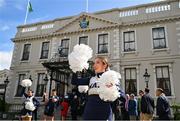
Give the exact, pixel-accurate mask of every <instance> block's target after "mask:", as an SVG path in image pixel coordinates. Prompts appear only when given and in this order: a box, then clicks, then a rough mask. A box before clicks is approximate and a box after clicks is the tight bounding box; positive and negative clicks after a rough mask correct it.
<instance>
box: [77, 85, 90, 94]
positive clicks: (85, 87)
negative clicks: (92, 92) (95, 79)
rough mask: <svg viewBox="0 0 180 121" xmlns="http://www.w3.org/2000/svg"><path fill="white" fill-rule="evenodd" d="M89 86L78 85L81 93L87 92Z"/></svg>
mask: <svg viewBox="0 0 180 121" xmlns="http://www.w3.org/2000/svg"><path fill="white" fill-rule="evenodd" d="M88 89H89V87H88V86H78V91H79V92H80V93H86V92H87V91H88Z"/></svg>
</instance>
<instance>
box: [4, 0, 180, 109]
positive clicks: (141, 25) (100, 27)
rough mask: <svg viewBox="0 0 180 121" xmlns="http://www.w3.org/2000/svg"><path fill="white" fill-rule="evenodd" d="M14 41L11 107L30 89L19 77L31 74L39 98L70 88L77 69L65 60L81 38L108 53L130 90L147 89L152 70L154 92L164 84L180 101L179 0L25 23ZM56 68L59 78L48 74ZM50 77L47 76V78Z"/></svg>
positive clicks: (96, 52) (8, 94)
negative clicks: (73, 74) (71, 70)
mask: <svg viewBox="0 0 180 121" xmlns="http://www.w3.org/2000/svg"><path fill="white" fill-rule="evenodd" d="M12 41H13V42H14V51H13V57H12V62H11V67H10V74H9V80H10V83H9V84H8V87H7V92H6V101H7V102H8V103H10V104H13V105H12V106H11V110H13V109H14V108H15V107H16V106H18V105H20V104H22V94H23V92H24V91H25V90H26V89H25V88H23V87H22V86H21V85H20V82H21V81H22V80H23V79H25V78H31V80H32V83H33V84H32V86H31V89H32V90H33V91H34V94H35V96H36V97H37V99H39V100H42V96H43V93H44V92H49V90H51V89H53V88H56V89H57V91H58V95H66V94H68V93H71V91H72V88H73V85H71V77H72V74H71V73H72V72H70V71H66V70H65V69H64V73H63V68H64V67H65V65H67V64H68V63H63V62H67V57H68V54H69V53H70V52H72V50H73V47H74V46H75V45H76V44H80V43H83V44H87V45H89V46H90V47H91V48H92V49H93V58H94V57H95V56H105V57H107V58H108V60H109V62H110V64H111V69H113V70H115V71H118V72H120V73H121V76H122V79H121V80H120V81H121V88H122V89H123V90H124V91H125V93H128V94H131V93H134V94H135V95H138V91H139V90H144V88H145V87H146V82H145V79H144V76H143V75H144V73H145V70H146V69H147V72H148V74H149V75H150V77H149V82H148V87H149V89H150V93H151V95H152V96H153V97H154V98H156V96H155V90H156V88H162V89H164V91H165V94H166V96H167V97H168V98H169V100H170V101H171V102H180V93H179V92H180V88H179V86H180V1H179V0H167V1H161V2H154V3H149V4H142V5H137V6H131V7H126V8H114V9H110V10H104V11H98V12H94V13H85V12H83V13H80V14H78V15H74V16H68V17H63V18H57V19H54V20H50V21H43V22H37V23H32V24H27V25H20V26H18V27H17V33H16V35H15V37H14V38H13V39H12ZM59 50H61V54H59ZM93 58H92V60H93ZM44 63H48V64H49V65H50V66H48V64H44ZM54 63H56V65H53V64H54ZM44 65H45V66H44ZM66 67H67V66H66ZM53 69H56V71H59V74H58V75H56V77H57V76H58V77H57V78H56V79H54V78H52V77H51V76H53V74H52V75H50V73H49V72H50V71H53ZM61 72H62V73H61ZM46 76H47V78H48V81H44V79H45V77H46ZM50 86H51V87H50Z"/></svg>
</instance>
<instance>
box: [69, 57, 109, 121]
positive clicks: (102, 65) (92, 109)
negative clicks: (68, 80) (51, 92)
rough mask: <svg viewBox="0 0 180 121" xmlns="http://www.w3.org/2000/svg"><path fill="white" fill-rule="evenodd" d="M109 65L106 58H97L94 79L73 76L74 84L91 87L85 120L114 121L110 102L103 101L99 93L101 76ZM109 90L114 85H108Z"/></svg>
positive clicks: (84, 115)
mask: <svg viewBox="0 0 180 121" xmlns="http://www.w3.org/2000/svg"><path fill="white" fill-rule="evenodd" d="M108 68H109V64H108V61H107V59H106V58H104V57H96V58H95V61H94V65H93V69H94V71H95V76H94V77H89V78H82V79H78V78H77V75H76V74H73V78H72V84H73V85H81V86H82V85H83V86H85V85H86V86H87V85H88V87H89V89H88V100H87V103H86V106H85V109H84V113H83V119H84V120H112V109H111V102H110V101H103V100H102V99H101V98H100V95H99V94H100V93H99V92H98V88H99V84H100V80H99V79H100V76H101V75H102V74H103V73H104V72H106V71H107V70H108ZM106 86H107V88H109V87H111V86H112V85H111V84H109V85H106Z"/></svg>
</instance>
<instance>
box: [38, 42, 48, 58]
mask: <svg viewBox="0 0 180 121" xmlns="http://www.w3.org/2000/svg"><path fill="white" fill-rule="evenodd" d="M44 43H49V45H50V41H45V42H42V44H41V55H40V59H48V57H49V48H50V47H49V45H48V50H43V44H44ZM44 51H47V53H48V54H47V57H43V56H42V55H43V52H44Z"/></svg>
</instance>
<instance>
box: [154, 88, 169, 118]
mask: <svg viewBox="0 0 180 121" xmlns="http://www.w3.org/2000/svg"><path fill="white" fill-rule="evenodd" d="M156 96H157V97H158V98H157V105H156V108H157V109H156V114H157V115H158V116H159V120H170V117H171V111H170V105H169V101H168V100H167V98H166V96H165V94H164V91H163V89H161V88H158V89H157V90H156Z"/></svg>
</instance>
